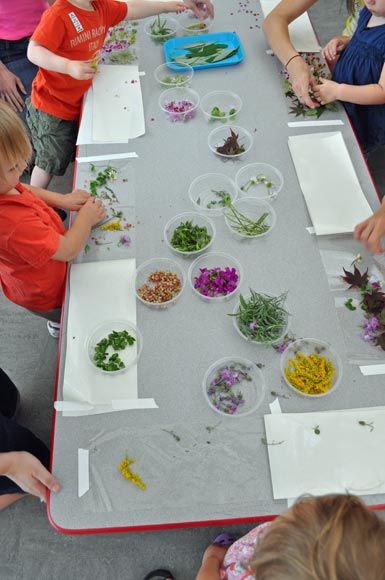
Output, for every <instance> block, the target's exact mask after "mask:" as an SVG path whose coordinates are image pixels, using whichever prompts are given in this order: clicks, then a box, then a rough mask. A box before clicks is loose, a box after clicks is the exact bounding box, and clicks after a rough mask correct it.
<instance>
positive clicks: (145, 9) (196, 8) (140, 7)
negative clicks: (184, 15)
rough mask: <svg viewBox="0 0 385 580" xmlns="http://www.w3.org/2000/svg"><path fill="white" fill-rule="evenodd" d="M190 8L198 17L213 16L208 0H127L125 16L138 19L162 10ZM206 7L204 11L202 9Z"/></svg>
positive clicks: (181, 10) (176, 10) (178, 10)
mask: <svg viewBox="0 0 385 580" xmlns="http://www.w3.org/2000/svg"><path fill="white" fill-rule="evenodd" d="M188 8H189V9H190V10H192V11H193V12H194V14H195V15H196V16H197V17H198V18H205V17H207V16H211V17H213V16H214V7H213V5H212V4H211V1H210V0H200V1H197V2H195V1H194V0H185V2H178V1H177V2H143V0H131V1H130V2H127V16H126V18H127V19H128V20H139V19H140V18H146V17H147V16H156V15H157V14H162V13H164V12H176V13H177V14H178V13H180V12H184V11H185V10H186V9H188ZM204 8H206V12H205V11H204Z"/></svg>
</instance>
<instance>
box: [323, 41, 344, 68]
mask: <svg viewBox="0 0 385 580" xmlns="http://www.w3.org/2000/svg"><path fill="white" fill-rule="evenodd" d="M349 41H350V38H349V36H336V37H335V38H332V39H331V40H330V41H329V42H328V43H327V45H326V46H325V47H324V48H323V49H322V56H323V57H324V59H325V60H326V62H327V64H328V66H329V67H330V68H333V67H334V65H335V64H336V62H337V60H338V59H339V57H340V54H341V52H342V51H343V50H344V49H345V48H346V45H347V44H348V43H349Z"/></svg>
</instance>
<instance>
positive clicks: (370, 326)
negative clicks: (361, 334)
mask: <svg viewBox="0 0 385 580" xmlns="http://www.w3.org/2000/svg"><path fill="white" fill-rule="evenodd" d="M362 326H363V328H364V330H365V331H366V332H374V331H375V330H377V329H378V328H379V326H380V321H379V319H378V318H377V316H369V317H368V318H365V319H364V321H363V323H362Z"/></svg>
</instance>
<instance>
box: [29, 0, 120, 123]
mask: <svg viewBox="0 0 385 580" xmlns="http://www.w3.org/2000/svg"><path fill="white" fill-rule="evenodd" d="M93 5H94V8H95V10H91V11H90V10H84V8H77V7H76V6H74V5H73V4H71V3H70V2H68V0H56V2H55V3H54V4H53V5H52V6H51V7H50V8H49V9H48V10H46V11H45V12H44V14H43V17H42V19H41V21H40V24H39V25H38V27H37V28H36V30H35V32H34V33H33V35H32V39H33V40H35V41H36V42H38V43H39V44H41V45H42V46H44V47H45V48H47V49H48V50H50V51H51V52H53V53H55V54H57V55H58V56H63V57H65V58H68V59H70V60H82V61H87V60H92V59H93V58H94V57H95V55H96V54H97V53H98V52H99V51H100V50H101V48H102V46H103V43H104V39H105V37H106V34H107V31H108V29H109V28H110V27H111V26H115V24H117V23H118V22H120V21H121V20H123V19H124V18H125V17H126V15H127V5H126V4H125V3H122V2H118V1H117V0H95V1H94V2H93ZM91 83H92V80H86V81H78V80H76V79H74V78H72V77H70V76H69V75H65V74H62V73H57V72H52V71H48V70H46V69H44V68H39V72H38V73H37V75H36V77H35V80H34V81H33V85H32V94H31V100H32V103H33V105H34V106H35V107H36V108H37V109H39V110H40V111H43V112H44V113H48V114H49V115H53V116H54V117H58V118H59V119H65V120H67V121H72V120H76V119H78V118H79V116H80V108H81V104H82V98H83V95H84V93H85V92H86V91H87V89H88V87H89V86H90V85H91Z"/></svg>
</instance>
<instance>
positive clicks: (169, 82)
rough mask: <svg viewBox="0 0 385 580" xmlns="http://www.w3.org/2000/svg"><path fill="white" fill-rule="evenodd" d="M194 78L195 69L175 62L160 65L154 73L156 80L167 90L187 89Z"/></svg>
mask: <svg viewBox="0 0 385 580" xmlns="http://www.w3.org/2000/svg"><path fill="white" fill-rule="evenodd" d="M170 64H171V65H172V70H171V69H170V67H169V65H170ZM193 76H194V69H193V68H192V67H191V66H190V65H189V64H182V63H175V62H173V63H168V62H165V63H163V64H160V65H159V66H158V67H157V68H156V69H155V71H154V77H155V80H156V81H157V82H158V83H159V84H160V86H162V87H165V88H174V87H185V86H186V85H189V84H190V83H191V81H192V78H193Z"/></svg>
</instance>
